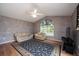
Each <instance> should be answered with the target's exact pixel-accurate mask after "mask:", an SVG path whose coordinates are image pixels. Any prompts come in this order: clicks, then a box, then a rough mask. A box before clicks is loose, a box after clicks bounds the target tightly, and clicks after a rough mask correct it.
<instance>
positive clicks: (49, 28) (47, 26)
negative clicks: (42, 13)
mask: <svg viewBox="0 0 79 59" xmlns="http://www.w3.org/2000/svg"><path fill="white" fill-rule="evenodd" d="M40 32H42V33H45V34H46V35H47V36H54V25H53V24H52V20H49V19H45V20H42V21H41V23H40Z"/></svg>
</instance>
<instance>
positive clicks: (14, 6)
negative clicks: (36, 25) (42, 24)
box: [0, 3, 77, 22]
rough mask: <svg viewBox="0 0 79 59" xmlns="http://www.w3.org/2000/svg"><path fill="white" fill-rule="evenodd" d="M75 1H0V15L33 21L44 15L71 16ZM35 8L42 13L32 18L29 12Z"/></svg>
mask: <svg viewBox="0 0 79 59" xmlns="http://www.w3.org/2000/svg"><path fill="white" fill-rule="evenodd" d="M76 6H77V4H76V3H35V4H33V3H0V15H3V16H7V17H12V18H16V19H18V20H25V21H29V22H35V21H37V20H39V19H41V18H42V17H45V16H71V15H72V13H73V12H74V9H75V8H76ZM34 9H37V10H38V12H40V13H43V14H44V15H40V16H38V17H36V18H33V17H32V16H31V15H30V14H29V12H32V11H33V10H34Z"/></svg>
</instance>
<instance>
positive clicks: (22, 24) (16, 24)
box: [0, 16, 33, 44]
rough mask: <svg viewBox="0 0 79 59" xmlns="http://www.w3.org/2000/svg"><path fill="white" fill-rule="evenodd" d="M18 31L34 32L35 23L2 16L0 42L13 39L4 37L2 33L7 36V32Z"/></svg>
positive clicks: (0, 20) (0, 17)
mask: <svg viewBox="0 0 79 59" xmlns="http://www.w3.org/2000/svg"><path fill="white" fill-rule="evenodd" d="M16 32H29V33H33V23H30V22H26V21H22V20H17V19H13V18H9V17H4V16H0V44H1V43H2V42H11V41H13V39H4V38H3V39H2V36H1V35H3V36H5V35H7V33H10V34H13V33H16Z"/></svg>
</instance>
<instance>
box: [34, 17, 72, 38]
mask: <svg viewBox="0 0 79 59" xmlns="http://www.w3.org/2000/svg"><path fill="white" fill-rule="evenodd" d="M49 19H52V21H53V24H54V27H55V35H54V38H57V39H61V37H62V36H66V28H67V27H71V17H69V16H66V17H65V16H62V17H61V16H60V17H49ZM40 21H41V20H39V21H37V22H35V23H34V33H36V32H39V31H40Z"/></svg>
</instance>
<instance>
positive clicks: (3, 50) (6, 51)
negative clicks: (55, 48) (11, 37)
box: [0, 44, 73, 56]
mask: <svg viewBox="0 0 79 59" xmlns="http://www.w3.org/2000/svg"><path fill="white" fill-rule="evenodd" d="M0 56H21V54H20V53H19V52H18V51H17V50H16V49H15V48H14V47H13V46H12V45H11V44H4V45H0ZM61 56H73V55H71V54H69V53H67V52H64V51H61Z"/></svg>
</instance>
